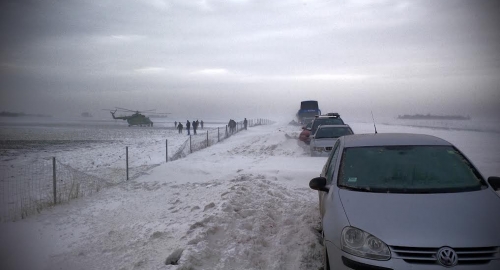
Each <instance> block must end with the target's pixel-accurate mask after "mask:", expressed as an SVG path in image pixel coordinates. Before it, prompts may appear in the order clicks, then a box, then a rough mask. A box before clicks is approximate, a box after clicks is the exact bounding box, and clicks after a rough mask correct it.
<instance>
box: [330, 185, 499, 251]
mask: <svg viewBox="0 0 500 270" xmlns="http://www.w3.org/2000/svg"><path fill="white" fill-rule="evenodd" d="M339 196H340V200H341V202H342V206H343V208H344V210H345V213H346V215H347V218H348V220H349V223H350V224H351V226H353V227H356V228H359V229H362V230H364V231H366V232H368V233H370V234H372V235H374V236H375V237H378V238H379V239H380V240H382V241H384V242H385V243H386V244H387V245H390V246H407V247H442V246H450V247H490V246H500V234H499V233H498V230H499V228H500V213H499V209H500V197H498V196H497V195H496V194H494V192H492V191H491V190H490V189H485V190H481V191H473V192H462V193H441V194H389V193H370V192H356V191H350V190H344V189H340V190H339Z"/></svg>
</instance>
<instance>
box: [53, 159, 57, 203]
mask: <svg viewBox="0 0 500 270" xmlns="http://www.w3.org/2000/svg"><path fill="white" fill-rule="evenodd" d="M56 179H57V178H56V157H52V191H53V192H54V205H55V204H57V188H56V185H57V181H56Z"/></svg>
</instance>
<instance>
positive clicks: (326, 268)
mask: <svg viewBox="0 0 500 270" xmlns="http://www.w3.org/2000/svg"><path fill="white" fill-rule="evenodd" d="M325 242H326V241H325V236H324V235H323V270H330V261H329V260H328V252H327V250H326V243H325Z"/></svg>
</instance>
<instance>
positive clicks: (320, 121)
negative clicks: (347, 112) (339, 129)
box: [312, 117, 344, 132]
mask: <svg viewBox="0 0 500 270" xmlns="http://www.w3.org/2000/svg"><path fill="white" fill-rule="evenodd" d="M320 125H344V121H342V119H341V118H333V117H332V118H316V119H314V122H313V126H312V131H313V132H316V129H318V127H319V126H320Z"/></svg>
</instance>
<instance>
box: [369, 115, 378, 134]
mask: <svg viewBox="0 0 500 270" xmlns="http://www.w3.org/2000/svg"><path fill="white" fill-rule="evenodd" d="M370 112H371V113H372V120H373V127H374V128H375V134H377V126H375V118H373V111H370Z"/></svg>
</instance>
